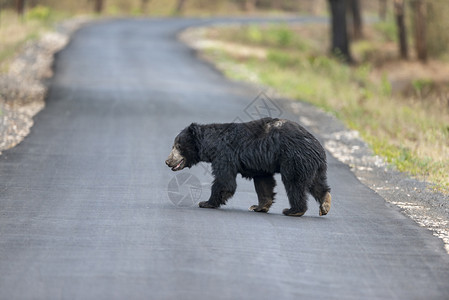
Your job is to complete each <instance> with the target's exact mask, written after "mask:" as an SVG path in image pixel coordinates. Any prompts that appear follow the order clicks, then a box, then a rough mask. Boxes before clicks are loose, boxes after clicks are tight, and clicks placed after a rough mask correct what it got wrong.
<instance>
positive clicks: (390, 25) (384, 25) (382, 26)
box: [374, 20, 398, 42]
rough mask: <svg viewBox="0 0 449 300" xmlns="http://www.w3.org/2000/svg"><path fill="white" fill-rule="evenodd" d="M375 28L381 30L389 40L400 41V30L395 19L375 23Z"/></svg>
mask: <svg viewBox="0 0 449 300" xmlns="http://www.w3.org/2000/svg"><path fill="white" fill-rule="evenodd" d="M374 28H376V29H377V30H378V31H380V32H381V33H382V34H383V36H384V37H385V39H386V40H387V41H391V42H397V41H398V30H397V27H396V24H395V22H394V21H393V20H387V21H384V22H378V23H375V24H374Z"/></svg>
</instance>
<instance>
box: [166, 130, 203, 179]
mask: <svg viewBox="0 0 449 300" xmlns="http://www.w3.org/2000/svg"><path fill="white" fill-rule="evenodd" d="M197 130H198V125H197V124H195V123H192V124H191V125H190V126H188V127H186V128H184V129H183V130H182V131H181V132H180V133H179V134H178V135H177V136H176V138H175V142H174V144H173V147H172V150H171V152H170V155H169V156H168V158H167V160H166V161H165V163H166V164H167V166H169V167H170V168H171V169H172V171H179V170H182V169H184V168H185V167H188V168H190V167H191V166H193V165H195V164H197V163H198V162H199V158H198V149H197V134H196V133H197Z"/></svg>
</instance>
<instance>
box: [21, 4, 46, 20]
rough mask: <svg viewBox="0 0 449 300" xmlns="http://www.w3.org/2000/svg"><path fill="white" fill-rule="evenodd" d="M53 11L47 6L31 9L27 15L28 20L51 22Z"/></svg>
mask: <svg viewBox="0 0 449 300" xmlns="http://www.w3.org/2000/svg"><path fill="white" fill-rule="evenodd" d="M51 13H52V11H51V9H50V8H49V7H47V6H43V5H38V6H36V7H34V8H32V9H30V10H29V11H28V12H27V13H26V18H27V19H28V20H38V21H43V22H46V21H49V20H50V17H51Z"/></svg>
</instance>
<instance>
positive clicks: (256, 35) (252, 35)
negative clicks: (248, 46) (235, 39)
mask: <svg viewBox="0 0 449 300" xmlns="http://www.w3.org/2000/svg"><path fill="white" fill-rule="evenodd" d="M246 35H247V37H248V39H249V42H250V43H253V44H260V43H261V42H262V41H263V36H262V31H261V30H260V28H259V26H256V25H250V26H249V27H248V28H247V30H246Z"/></svg>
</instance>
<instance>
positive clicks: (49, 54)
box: [0, 17, 89, 153]
mask: <svg viewBox="0 0 449 300" xmlns="http://www.w3.org/2000/svg"><path fill="white" fill-rule="evenodd" d="M88 21H89V19H88V18H86V17H78V18H74V19H70V20H67V21H64V22H62V23H61V24H59V25H58V26H57V27H56V30H55V31H54V32H49V33H46V34H44V35H43V36H42V37H41V38H39V39H38V40H35V41H30V42H28V43H26V45H25V46H24V47H23V48H22V49H21V51H20V52H19V53H18V54H17V55H16V56H15V57H14V58H13V59H12V60H11V61H8V62H5V63H7V64H8V66H7V69H8V71H7V72H5V73H2V74H0V153H1V151H4V150H6V149H9V148H12V147H14V146H16V145H17V144H19V143H20V142H21V141H22V140H23V139H24V138H25V137H26V136H27V135H28V134H29V132H30V129H31V127H32V126H33V116H35V115H36V114H37V113H38V112H39V111H40V110H42V109H43V108H44V106H45V101H44V99H45V95H46V93H47V90H48V86H47V84H46V83H45V80H46V79H48V78H50V77H51V76H52V75H53V71H52V64H53V58H54V54H55V53H56V52H58V51H59V50H61V49H62V48H64V47H65V45H66V44H67V43H68V41H69V36H70V34H72V33H73V32H74V31H75V30H76V29H78V28H79V27H80V26H81V25H82V24H84V23H86V22H88Z"/></svg>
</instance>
